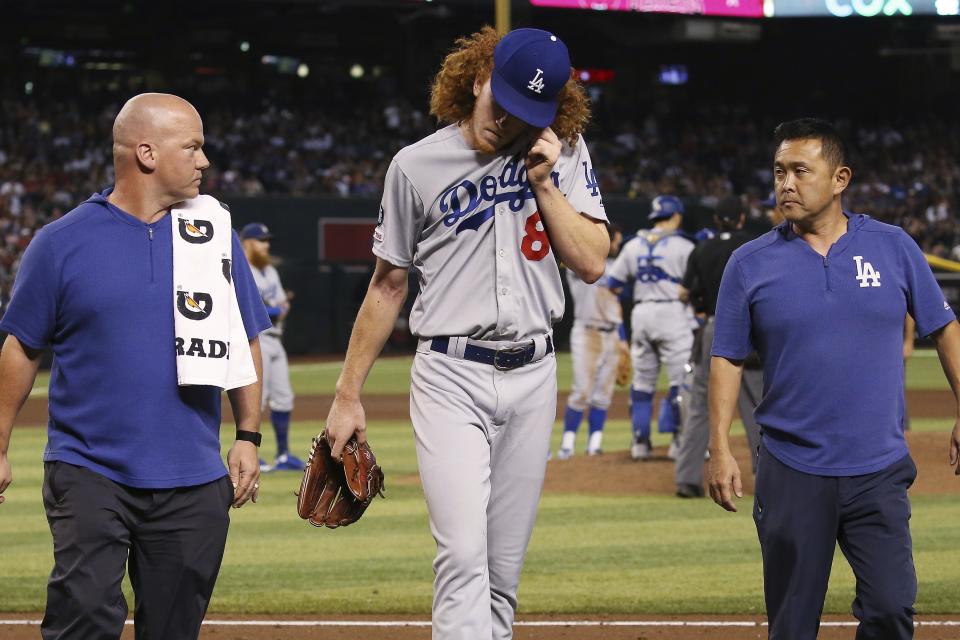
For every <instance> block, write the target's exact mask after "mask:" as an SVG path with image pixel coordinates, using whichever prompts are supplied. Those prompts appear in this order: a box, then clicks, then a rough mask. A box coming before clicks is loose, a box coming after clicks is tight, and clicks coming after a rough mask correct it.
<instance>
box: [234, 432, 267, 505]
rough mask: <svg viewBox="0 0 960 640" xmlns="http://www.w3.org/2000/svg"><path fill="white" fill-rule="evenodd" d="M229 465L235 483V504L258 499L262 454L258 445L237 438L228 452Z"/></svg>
mask: <svg viewBox="0 0 960 640" xmlns="http://www.w3.org/2000/svg"><path fill="white" fill-rule="evenodd" d="M227 467H228V468H229V472H230V481H231V482H232V483H233V506H234V508H236V509H239V508H240V507H242V506H243V505H244V504H246V502H247V501H248V500H252V501H253V502H256V501H257V496H258V495H259V493H260V456H259V454H258V453H257V446H256V445H255V444H253V443H252V442H247V441H246V440H237V441H236V442H234V443H233V446H232V447H230V452H229V453H228V454H227Z"/></svg>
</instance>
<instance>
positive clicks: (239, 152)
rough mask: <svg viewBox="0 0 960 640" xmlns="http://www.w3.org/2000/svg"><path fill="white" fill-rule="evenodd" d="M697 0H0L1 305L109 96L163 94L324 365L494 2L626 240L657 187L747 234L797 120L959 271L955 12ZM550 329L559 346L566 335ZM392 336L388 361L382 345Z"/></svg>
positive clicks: (64, 192) (112, 107) (68, 199)
mask: <svg viewBox="0 0 960 640" xmlns="http://www.w3.org/2000/svg"><path fill="white" fill-rule="evenodd" d="M713 1H714V0H709V1H708V3H707V6H706V7H705V8H706V9H707V10H709V11H713V12H717V11H720V12H721V13H734V14H737V13H739V14H740V15H741V16H745V17H729V16H705V15H695V16H693V15H684V14H681V13H645V12H639V11H619V10H615V9H617V8H624V7H644V6H646V7H650V8H653V9H658V10H670V11H685V10H689V9H692V8H695V7H689V6H687V4H689V3H685V2H683V1H681V0H669V1H668V0H643V1H641V0H609V1H607V2H600V1H595V0H594V1H589V0H533V3H531V1H530V0H512V2H504V1H501V2H499V3H497V2H494V0H432V1H429V2H428V1H426V0H311V1H307V0H233V1H231V2H225V1H221V0H207V1H205V2H186V1H184V0H170V1H168V2H163V3H149V2H135V1H133V0H130V1H126V2H124V1H113V0H88V1H85V2H82V3H78V2H68V1H59V2H58V1H49V0H34V1H32V2H4V3H3V6H4V15H5V20H4V21H3V23H2V25H0V112H2V114H3V115H2V119H0V305H3V304H5V303H6V301H7V300H8V298H9V291H10V287H11V284H12V280H13V277H14V274H15V273H16V267H17V262H18V259H19V256H20V255H21V253H22V250H23V248H24V247H25V246H26V244H27V243H29V241H30V238H31V236H32V234H33V232H34V231H35V230H36V229H37V228H39V227H40V226H41V225H42V224H43V223H44V222H46V221H48V220H50V219H52V218H55V217H57V216H59V215H62V214H63V213H64V212H66V211H68V210H70V209H71V208H72V207H73V206H75V205H76V204H77V203H78V202H80V201H82V200H83V199H85V198H86V197H88V196H89V195H90V194H91V193H92V192H94V191H99V190H101V189H103V188H104V186H106V185H109V184H111V182H112V176H111V171H112V169H111V163H110V153H111V148H110V127H111V125H112V121H113V117H114V116H115V114H116V112H117V110H118V109H119V107H120V106H121V105H122V104H123V101H125V100H126V99H127V98H128V97H130V96H131V95H133V94H135V93H138V92H142V91H148V90H149V91H169V92H173V93H177V94H179V95H182V96H184V97H186V98H187V99H189V100H191V101H192V102H193V103H194V104H196V105H197V106H198V108H199V110H200V113H201V114H202V116H203V118H204V125H205V129H206V137H207V145H206V151H207V154H208V156H209V157H210V159H211V162H212V166H211V169H210V170H209V171H208V172H207V175H206V177H205V182H204V185H203V188H204V190H205V191H206V192H208V193H211V194H213V195H215V196H217V197H219V198H220V199H222V200H224V201H226V202H228V203H229V204H230V205H231V208H232V210H233V211H234V214H235V221H236V225H237V226H238V227H239V226H240V225H242V224H244V223H246V222H249V221H251V220H264V221H267V222H268V223H269V225H270V227H271V229H272V231H273V232H274V235H275V240H274V242H273V252H274V253H275V254H277V255H278V256H280V257H282V259H283V264H282V265H280V271H281V275H282V277H283V280H284V284H285V286H286V287H287V288H289V289H293V290H294V291H296V293H297V299H296V312H295V313H293V314H291V316H290V318H289V323H288V331H287V336H286V344H287V349H288V351H289V352H290V353H291V354H293V355H297V354H322V353H337V352H341V351H342V350H343V349H344V348H345V345H346V340H347V338H348V336H349V332H350V327H351V322H352V319H353V317H354V315H355V313H356V310H357V308H358V307H359V304H360V301H361V299H362V294H363V291H364V290H365V287H366V282H367V280H368V277H369V273H370V269H371V265H372V262H371V257H372V256H371V253H370V251H369V246H370V244H369V243H370V233H369V231H370V229H371V228H372V224H373V222H374V220H375V218H376V212H377V204H378V200H379V196H380V189H381V185H382V180H383V175H384V172H385V170H386V167H387V166H388V164H389V161H390V158H391V157H392V156H393V154H394V153H396V151H397V150H399V149H400V148H401V147H402V146H404V145H405V144H408V143H410V142H413V141H415V140H417V139H419V138H420V137H422V136H423V135H424V134H426V133H428V132H430V131H432V130H433V128H434V122H432V119H431V118H430V117H429V115H428V113H427V111H428V109H427V92H428V88H429V83H430V80H431V79H432V76H433V74H434V73H435V72H436V70H437V68H438V66H439V63H440V60H441V58H442V56H443V55H444V53H445V52H446V51H447V50H448V49H449V48H450V47H451V46H452V44H453V41H454V39H455V38H456V37H458V36H460V35H464V34H468V33H470V32H472V31H474V30H476V29H477V28H479V27H480V26H481V25H483V24H493V23H494V22H495V20H496V11H495V9H496V5H497V4H500V5H507V7H508V9H509V15H510V17H511V19H512V20H511V23H512V26H514V27H516V26H525V25H536V26H539V27H542V28H546V29H550V30H553V31H556V32H557V33H558V34H560V35H561V36H562V37H563V38H564V40H565V41H566V42H567V43H568V45H569V46H570V49H571V53H572V57H573V61H574V63H575V65H576V66H577V68H578V71H579V72H580V77H581V78H582V81H583V82H584V84H585V85H586V86H587V88H588V90H589V93H590V96H591V98H592V99H593V108H594V119H593V122H592V124H591V125H590V127H589V129H588V131H587V134H586V139H587V142H588V144H589V145H590V149H591V152H592V155H593V156H595V157H596V165H597V175H598V176H599V178H600V181H601V189H602V193H603V195H604V200H605V203H606V206H607V210H608V212H609V213H610V215H611V217H612V218H613V219H614V220H615V221H617V222H618V223H620V224H621V226H622V227H623V228H624V229H625V230H626V231H627V232H628V233H629V232H632V231H634V230H636V229H637V228H638V226H640V225H641V224H643V222H644V221H645V220H644V218H645V215H646V213H647V211H648V206H649V201H650V199H651V198H652V197H653V196H654V195H656V194H657V193H663V192H672V193H675V194H677V195H680V196H681V197H682V198H683V199H684V201H685V203H686V204H687V207H688V210H690V211H692V212H693V214H692V215H690V216H688V218H687V220H686V223H685V224H686V227H687V229H688V230H690V231H694V230H696V229H697V228H699V227H701V226H703V225H705V224H706V223H707V222H708V221H709V215H710V207H711V206H712V205H714V204H715V203H716V202H717V201H718V200H719V198H721V197H723V196H724V195H728V194H731V193H733V194H737V195H743V197H744V198H745V199H746V200H747V201H748V202H749V204H750V205H751V207H752V208H753V213H754V216H755V218H754V222H755V224H756V225H757V226H758V227H760V226H762V225H763V221H762V217H761V215H760V209H759V206H758V205H757V203H758V202H759V201H760V200H763V199H765V198H766V197H767V195H768V194H769V192H770V188H771V183H772V178H771V171H770V169H771V156H772V149H771V148H770V138H771V132H772V129H773V127H774V126H775V124H776V123H777V122H780V121H781V120H784V119H787V118H792V117H797V116H801V115H808V114H817V115H820V116H823V117H828V118H831V119H833V120H835V121H836V122H838V123H839V124H840V125H841V126H842V129H843V132H844V133H845V135H846V136H847V138H848V139H849V141H850V144H851V145H852V147H853V151H854V155H853V162H852V164H853V169H854V181H853V188H852V189H851V193H850V195H849V196H848V197H847V198H846V200H845V202H846V205H847V206H848V208H850V209H851V210H853V211H858V212H866V213H870V214H871V215H873V216H875V217H877V218H880V219H882V220H885V221H889V222H893V223H895V224H899V225H901V226H903V227H904V228H905V229H907V231H908V232H909V233H910V234H911V235H912V236H913V237H914V238H916V240H917V242H918V243H920V245H921V246H922V247H923V249H924V250H925V251H926V252H928V253H930V254H932V255H936V256H940V257H943V258H958V257H960V246H958V245H960V226H958V224H957V213H958V212H957V206H958V203H960V200H958V196H960V165H958V164H957V162H956V161H955V159H956V158H957V157H958V156H960V120H958V119H957V117H956V113H955V109H956V105H957V104H958V98H960V21H958V20H957V16H956V13H957V10H958V2H957V0H935V1H934V0H772V1H771V0H766V1H765V2H761V0H721V1H720V2H719V3H716V4H718V6H712V5H711V2H713ZM548 4H557V5H560V4H565V5H570V6H591V7H594V9H600V8H603V7H607V8H608V10H604V11H600V10H589V9H569V8H558V7H552V6H538V5H548ZM694 4H697V3H694ZM701 8H703V7H701ZM831 11H832V12H833V14H838V15H842V14H848V13H849V14H850V15H847V16H846V17H843V18H840V17H836V16H834V15H833V14H832V13H831ZM938 11H939V12H940V13H941V14H944V15H937V12H938ZM888 13H890V14H892V15H887V14H888ZM771 14H772V15H773V16H774V17H773V18H767V17H764V16H765V15H771ZM797 14H803V15H804V16H806V17H784V18H780V17H778V16H781V15H789V16H795V15H797ZM860 14H862V15H860ZM872 14H876V15H872ZM864 15H872V17H863V16H864ZM949 293H950V296H951V298H950V299H951V302H952V303H958V302H960V291H954V290H952V289H951V291H950V292H949ZM0 308H2V307H0ZM401 329H402V327H401ZM557 334H558V336H559V337H560V339H561V340H560V342H561V344H562V343H563V338H564V336H565V334H566V325H561V326H560V327H559V328H558V331H557ZM393 342H394V346H395V347H397V348H403V347H405V346H409V340H404V332H403V331H402V330H401V331H398V333H397V335H396V336H395V340H394V341H393Z"/></svg>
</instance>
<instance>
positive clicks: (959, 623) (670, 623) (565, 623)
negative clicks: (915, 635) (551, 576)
mask: <svg viewBox="0 0 960 640" xmlns="http://www.w3.org/2000/svg"><path fill="white" fill-rule="evenodd" d="M40 622H41V621H40V620H14V619H10V620H4V619H0V626H4V625H7V626H39V625H40ZM126 624H127V625H133V620H127V621H126ZM203 624H204V625H206V626H211V627H429V626H430V622H429V621H426V620H204V621H203ZM857 624H858V623H857V622H855V621H824V622H821V623H820V626H821V627H855V626H857ZM913 624H914V626H917V627H960V620H915V621H914V623H913ZM513 625H514V626H515V627H765V626H767V623H766V622H757V621H752V620H529V621H522V620H521V621H518V622H514V623H513Z"/></svg>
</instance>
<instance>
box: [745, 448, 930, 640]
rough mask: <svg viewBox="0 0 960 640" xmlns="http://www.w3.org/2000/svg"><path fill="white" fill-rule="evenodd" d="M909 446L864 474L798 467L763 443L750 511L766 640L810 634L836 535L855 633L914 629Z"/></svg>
mask: <svg viewBox="0 0 960 640" xmlns="http://www.w3.org/2000/svg"><path fill="white" fill-rule="evenodd" d="M916 476H917V468H916V466H914V464H913V459H912V458H911V457H910V456H909V455H906V456H904V457H903V458H902V459H900V460H899V461H897V462H895V463H893V464H891V465H890V466H888V467H887V468H886V469H882V470H880V471H877V472H876V473H871V474H867V475H862V476H850V477H830V476H816V475H810V474H807V473H802V472H800V471H797V470H795V469H792V468H791V467H788V466H787V465H785V464H783V463H782V462H780V461H779V460H777V459H776V458H775V457H773V456H772V455H770V453H769V452H768V451H767V448H766V447H765V446H761V447H760V457H759V463H758V469H757V480H756V498H755V500H754V507H753V518H754V521H755V522H756V524H757V533H758V535H759V537H760V548H761V551H762V553H763V591H764V596H765V598H766V603H767V617H768V619H769V622H770V632H769V633H770V635H769V637H770V639H771V640H813V639H814V638H816V637H817V631H818V629H819V626H820V615H821V613H822V612H823V599H824V597H825V596H826V593H827V581H828V580H829V578H830V565H831V563H832V561H833V552H834V549H835V548H836V544H837V543H838V542H839V543H840V550H841V551H842V552H843V555H844V556H845V557H846V558H847V561H848V562H849V563H850V567H851V568H852V569H853V574H854V575H855V576H856V579H857V591H856V598H855V599H854V601H853V615H854V616H856V618H857V619H858V620H859V621H860V625H859V627H858V628H857V640H903V639H906V638H912V637H913V614H914V610H913V603H914V601H915V600H916V596H917V576H916V571H915V570H914V566H913V546H912V543H911V539H910V501H909V499H908V498H907V489H908V488H909V487H910V485H911V484H913V481H914V479H915V478H916Z"/></svg>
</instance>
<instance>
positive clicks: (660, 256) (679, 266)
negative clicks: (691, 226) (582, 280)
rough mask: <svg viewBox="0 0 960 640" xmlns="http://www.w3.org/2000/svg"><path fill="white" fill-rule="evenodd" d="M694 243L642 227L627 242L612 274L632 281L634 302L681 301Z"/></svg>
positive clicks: (615, 277)
mask: <svg viewBox="0 0 960 640" xmlns="http://www.w3.org/2000/svg"><path fill="white" fill-rule="evenodd" d="M693 247H694V245H693V243H692V242H690V241H689V240H688V239H686V238H684V237H683V236H681V235H679V234H677V233H667V234H660V233H658V232H656V231H654V230H642V231H640V232H638V233H637V237H635V238H633V239H632V240H630V241H629V242H627V244H625V245H624V247H623V250H622V251H621V252H620V256H619V257H618V258H617V260H616V261H615V262H614V263H613V266H612V267H611V268H610V270H609V271H610V273H609V275H610V277H611V278H614V279H616V280H618V281H620V282H624V283H626V282H630V281H631V280H632V281H633V301H634V302H651V301H654V300H656V301H660V302H662V301H665V300H678V299H679V288H680V282H681V281H682V280H683V274H684V273H685V272H686V269H687V260H688V259H689V258H690V252H692V251H693Z"/></svg>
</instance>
